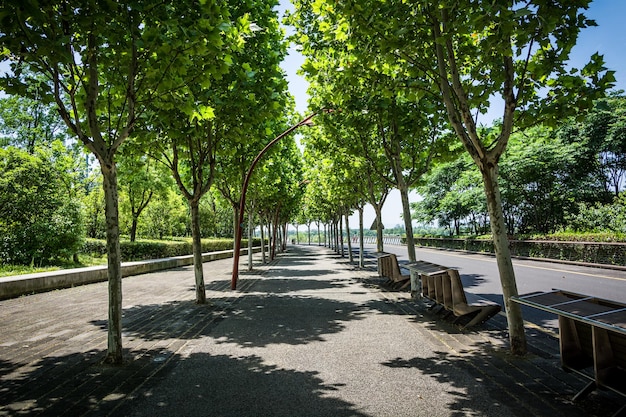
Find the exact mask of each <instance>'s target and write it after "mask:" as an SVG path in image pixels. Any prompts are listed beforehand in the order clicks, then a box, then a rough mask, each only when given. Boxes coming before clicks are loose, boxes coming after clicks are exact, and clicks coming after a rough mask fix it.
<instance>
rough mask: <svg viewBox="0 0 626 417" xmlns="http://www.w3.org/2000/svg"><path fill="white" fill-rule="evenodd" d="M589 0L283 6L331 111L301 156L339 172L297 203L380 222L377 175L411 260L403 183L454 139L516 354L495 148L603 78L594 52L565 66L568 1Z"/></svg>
mask: <svg viewBox="0 0 626 417" xmlns="http://www.w3.org/2000/svg"><path fill="white" fill-rule="evenodd" d="M588 4H589V1H586V0H577V1H553V2H550V3H549V4H548V3H546V2H543V1H532V0H531V1H516V0H514V1H510V2H476V1H471V0H460V1H459V0H450V1H446V0H443V1H441V0H439V1H430V0H420V1H412V2H406V1H400V0H398V1H393V0H392V1H385V2H380V1H375V0H371V1H370V0H358V1H357V0H347V1H341V2H336V1H332V0H297V1H295V2H294V5H295V11H294V12H293V13H292V15H291V17H290V22H291V23H292V24H293V25H294V26H295V27H296V29H297V32H296V34H295V35H294V37H295V40H296V42H298V43H299V44H300V45H301V48H302V51H303V53H304V55H305V56H306V62H305V64H304V66H303V72H304V73H305V74H306V76H307V78H308V80H309V81H310V83H311V87H310V92H311V93H312V97H313V98H312V99H311V103H312V104H313V106H316V107H318V108H321V107H323V108H332V109H334V110H335V112H334V113H330V114H328V115H326V116H325V117H324V118H323V120H322V126H321V127H320V128H319V129H318V130H317V131H316V132H315V133H312V134H311V135H310V137H309V138H308V139H307V142H306V143H307V150H306V153H305V157H307V154H308V155H310V156H308V161H311V162H314V166H315V167H316V168H313V169H312V172H314V175H312V178H315V181H319V178H320V177H321V173H322V172H329V171H332V172H333V173H334V174H333V175H330V174H329V178H328V179H326V178H324V180H323V181H324V182H325V183H328V184H333V182H335V181H338V182H339V183H341V184H342V186H341V188H338V189H336V190H335V192H332V193H327V194H326V195H324V191H323V190H324V187H322V186H320V187H319V188H320V190H318V191H314V189H313V190H312V191H311V197H310V198H306V197H305V202H306V203H307V204H311V205H312V206H313V207H314V208H313V209H312V210H315V211H321V213H319V214H321V215H324V216H325V217H326V218H329V219H335V220H333V221H334V222H337V221H339V222H340V220H339V219H340V218H341V217H340V216H342V215H344V214H345V212H346V211H348V210H349V209H361V208H362V206H363V204H364V202H365V201H367V202H369V203H371V204H372V206H374V209H375V210H376V213H377V219H378V225H379V230H380V228H381V227H380V226H381V223H380V206H381V205H382V203H383V202H384V200H385V198H386V196H387V193H388V190H389V188H390V187H395V188H397V189H399V190H400V193H401V195H402V202H403V217H404V220H405V228H406V231H407V243H408V249H409V252H408V256H409V259H410V260H414V259H415V253H414V250H413V249H412V248H413V233H412V226H411V215H410V210H411V208H410V204H409V202H408V189H409V188H410V187H412V186H415V185H418V184H419V183H420V182H421V181H423V179H424V175H425V174H426V172H427V171H428V169H429V166H430V163H431V162H432V161H437V162H445V161H446V159H447V158H450V157H451V156H453V155H454V154H455V151H457V150H460V149H464V150H465V152H466V153H467V155H468V158H469V160H470V161H472V163H473V165H474V166H475V167H476V169H477V170H478V173H479V175H480V179H481V182H482V186H483V194H484V196H485V199H484V201H485V203H486V208H487V210H486V212H487V213H488V215H489V226H490V229H491V235H492V236H493V239H494V246H495V249H496V260H497V264H498V268H499V271H500V280H501V284H502V291H503V296H504V297H503V298H504V304H505V310H506V314H507V319H508V324H509V337H510V346H511V350H512V352H513V353H516V354H523V353H525V351H526V339H525V335H524V327H523V320H522V316H521V310H520V308H519V306H518V305H516V304H514V303H512V302H511V301H510V298H511V296H514V295H517V285H516V281H515V275H514V271H513V266H512V263H511V256H510V251H509V245H508V236H507V231H508V229H507V226H506V218H505V212H504V210H503V205H502V201H501V190H500V187H499V179H500V176H499V168H500V159H501V157H502V155H503V154H504V152H505V151H506V149H507V145H508V144H509V140H510V138H511V134H512V133H513V132H514V131H516V130H517V131H520V132H523V131H525V130H526V129H528V128H529V127H531V126H536V125H538V124H544V125H546V126H554V125H555V124H556V123H557V122H558V121H559V120H563V118H565V117H568V116H569V115H572V114H577V113H579V112H580V111H581V110H582V109H585V108H588V107H589V106H590V105H591V103H592V102H593V101H594V100H595V99H597V98H599V97H602V96H603V94H604V92H605V91H606V89H607V88H609V87H610V86H611V85H612V82H613V81H614V77H613V74H612V72H611V71H607V70H606V68H604V66H603V60H602V57H600V56H599V55H597V54H596V55H593V56H592V57H591V59H590V61H589V63H588V64H587V65H585V67H584V68H582V69H580V70H576V69H570V68H569V67H568V58H569V53H570V51H571V49H572V47H573V46H574V45H575V43H576V39H577V36H578V33H579V31H580V30H581V29H583V28H585V27H587V26H590V25H593V24H594V23H593V22H592V21H589V20H588V19H586V18H585V17H584V15H582V14H581V13H580V11H581V9H584V8H586V7H587V6H588ZM495 106H501V109H502V113H501V114H502V118H501V122H500V123H499V124H498V125H496V126H494V127H493V128H490V129H483V128H481V126H480V124H479V123H478V119H479V116H480V115H481V114H484V113H485V112H487V110H489V109H491V110H493V107H495ZM309 147H310V148H311V149H309ZM337 178H338V179H337ZM344 179H345V180H344ZM329 194H330V195H329ZM329 197H330V198H329ZM318 199H324V202H325V204H319V203H318V202H317V200H318ZM379 240H380V241H382V239H379Z"/></svg>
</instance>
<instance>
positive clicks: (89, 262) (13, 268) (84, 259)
mask: <svg viewBox="0 0 626 417" xmlns="http://www.w3.org/2000/svg"><path fill="white" fill-rule="evenodd" d="M106 263H107V258H106V255H104V256H94V255H89V254H82V253H81V254H79V255H78V262H73V261H71V260H66V259H59V260H57V261H55V262H54V263H53V264H51V265H46V266H29V265H7V264H0V277H10V276H13V275H25V274H36V273H38V272H51V271H58V270H60V269H73V268H84V267H87V266H97V265H106Z"/></svg>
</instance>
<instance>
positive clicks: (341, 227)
mask: <svg viewBox="0 0 626 417" xmlns="http://www.w3.org/2000/svg"><path fill="white" fill-rule="evenodd" d="M337 235H338V237H339V250H340V253H341V257H342V258H345V257H346V254H345V250H344V244H343V214H340V215H339V233H337Z"/></svg>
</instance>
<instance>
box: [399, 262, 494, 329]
mask: <svg viewBox="0 0 626 417" xmlns="http://www.w3.org/2000/svg"><path fill="white" fill-rule="evenodd" d="M407 268H409V269H410V270H412V271H415V272H416V273H418V274H419V277H420V282H421V287H422V289H421V291H422V292H421V294H422V297H424V298H426V299H428V300H430V301H432V302H433V303H434V304H433V306H431V307H434V306H435V305H439V306H441V307H442V308H443V309H444V310H445V311H447V312H450V313H452V314H454V316H455V317H456V319H455V320H454V322H455V323H459V322H461V321H466V322H467V323H466V324H465V325H463V328H467V327H472V326H475V325H478V324H481V323H483V322H485V321H487V320H489V319H490V318H491V317H493V316H495V315H496V314H498V312H499V311H500V310H501V307H500V305H499V304H497V303H494V302H492V301H489V300H485V299H482V298H478V297H472V301H471V302H468V296H467V295H466V293H465V290H464V289H463V283H462V282H461V276H460V275H459V271H457V270H456V269H451V268H447V267H445V266H442V265H437V264H433V263H430V262H425V261H417V262H412V263H410V264H408V265H407Z"/></svg>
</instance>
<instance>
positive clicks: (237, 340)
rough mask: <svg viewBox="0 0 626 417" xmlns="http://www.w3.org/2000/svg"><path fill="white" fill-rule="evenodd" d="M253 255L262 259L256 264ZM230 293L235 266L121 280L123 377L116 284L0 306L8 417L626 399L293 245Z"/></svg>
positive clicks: (547, 355) (543, 409)
mask: <svg viewBox="0 0 626 417" xmlns="http://www.w3.org/2000/svg"><path fill="white" fill-rule="evenodd" d="M256 258H258V255H257V256H255V259H256ZM255 262H256V264H255V267H254V269H253V271H251V272H247V271H245V265H244V264H243V263H242V266H241V270H242V272H241V275H240V281H239V285H238V289H237V290H236V291H231V290H230V273H231V270H232V260H230V259H227V260H220V261H214V262H210V263H205V264H204V273H205V282H206V287H207V298H208V300H209V303H207V304H205V305H197V304H195V302H194V296H195V292H194V287H193V282H194V280H193V268H192V267H184V268H179V269H174V270H169V271H163V272H157V273H151V274H145V275H140V276H135V277H129V278H125V279H124V280H123V293H124V302H123V306H124V319H123V327H124V333H123V336H124V339H123V343H124V350H125V360H126V363H125V364H124V365H121V366H112V365H105V364H103V363H102V360H103V359H104V357H105V354H106V345H107V331H106V326H107V303H108V296H107V284H106V283H98V284H90V285H85V286H81V287H75V288H69V289H63V290H58V291H53V292H48V293H42V294H34V295H29V296H24V297H20V298H17V299H12V300H4V301H0V416H22V415H41V416H81V415H85V416H524V417H528V416H551V417H553V416H594V415H595V416H607V415H611V414H612V413H614V412H616V411H617V410H618V409H620V408H621V407H622V406H623V405H624V403H625V402H626V400H624V398H623V397H621V396H618V395H616V394H614V393H612V392H610V391H608V392H607V391H595V392H593V393H592V394H590V395H589V396H588V397H586V398H585V399H584V400H582V401H579V402H576V403H573V402H572V401H571V398H572V396H573V395H574V394H575V393H576V392H578V391H579V390H580V389H581V388H582V387H584V386H585V384H586V381H585V380H583V379H582V378H581V377H579V376H577V375H575V374H569V373H566V372H564V371H563V370H562V369H561V368H560V365H559V351H558V340H557V339H556V338H555V337H553V336H551V335H549V334H545V333H543V332H540V331H538V330H537V329H528V331H527V336H528V342H529V350H530V353H529V354H528V355H527V356H525V357H523V358H520V357H515V356H512V355H510V354H509V353H508V347H507V343H508V342H507V335H506V320H505V319H504V317H503V316H502V315H498V316H496V317H494V318H492V319H491V320H490V321H489V322H487V323H486V324H484V325H481V326H479V327H476V328H474V329H471V330H460V329H459V327H457V326H456V325H453V324H452V323H450V322H449V321H448V320H447V319H446V318H444V317H442V316H440V315H439V314H437V313H436V312H433V311H431V310H429V309H428V308H427V307H426V306H425V305H424V304H422V303H421V302H420V301H416V300H412V299H411V298H410V295H409V293H408V292H400V291H394V290H391V289H389V288H387V287H386V286H385V284H384V280H383V279H381V278H379V277H377V274H376V270H375V263H374V262H375V261H373V260H372V259H369V260H368V265H366V268H362V269H358V268H355V267H354V266H353V265H352V264H350V263H349V262H348V261H347V259H345V258H342V257H340V256H338V255H337V254H336V253H335V252H333V251H332V250H330V249H328V248H325V247H319V246H299V245H292V246H289V248H288V251H287V252H286V253H284V254H281V255H279V257H278V258H277V259H276V260H274V261H272V262H271V263H269V264H265V265H261V264H260V262H259V259H256V261H255Z"/></svg>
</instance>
